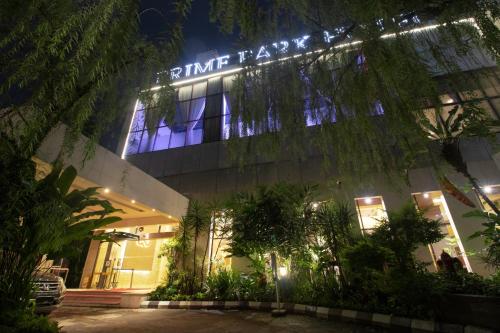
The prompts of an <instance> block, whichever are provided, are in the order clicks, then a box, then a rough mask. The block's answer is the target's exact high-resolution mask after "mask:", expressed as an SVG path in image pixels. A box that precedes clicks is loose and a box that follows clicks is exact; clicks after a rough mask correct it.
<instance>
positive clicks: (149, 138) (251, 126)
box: [125, 72, 500, 155]
mask: <svg viewBox="0 0 500 333" xmlns="http://www.w3.org/2000/svg"><path fill="white" fill-rule="evenodd" d="M304 80H306V86H308V88H306V90H307V89H309V90H307V91H306V92H305V99H304V101H303V103H304V104H303V105H304V108H303V110H299V112H300V114H297V116H298V117H303V121H304V123H305V125H306V126H307V127H312V126H318V125H321V124H327V123H335V122H336V121H338V120H339V117H338V116H340V115H341V114H340V113H337V112H341V113H342V115H343V116H344V117H353V116H355V110H349V109H347V108H346V107H344V106H342V107H339V108H338V109H336V108H335V106H334V105H333V104H332V101H331V100H329V98H328V97H327V96H323V95H321V94H320V93H319V92H318V93H315V95H316V97H315V98H313V97H311V95H312V93H311V91H310V89H312V88H310V87H311V85H310V84H309V81H310V78H308V77H306V76H304ZM498 82H499V79H498V74H497V73H496V72H495V73H490V74H488V75H484V76H482V77H481V80H480V84H479V86H477V87H474V89H475V90H473V91H472V92H471V93H469V92H465V91H456V89H455V90H454V89H447V90H446V91H445V92H443V95H441V96H440V102H441V103H442V108H441V109H439V112H436V109H435V108H434V107H435V105H431V103H430V102H429V103H428V107H427V108H426V109H424V110H423V111H422V113H421V116H422V117H423V118H424V119H425V118H427V120H428V121H429V122H430V124H431V125H433V126H436V125H437V124H438V123H441V124H442V123H444V122H445V121H446V119H447V118H448V117H449V112H450V111H451V110H453V109H454V108H455V107H458V112H457V113H456V115H455V116H454V117H455V118H456V117H457V116H458V115H459V114H460V113H461V112H463V111H462V108H461V107H460V105H463V103H464V102H474V103H476V105H477V106H479V107H481V108H482V109H484V110H485V111H486V113H487V114H488V115H489V116H490V117H491V118H492V119H500V96H499V93H498V92H499V89H498V87H499V85H498ZM234 84H235V83H234V76H232V75H228V76H226V77H213V78H210V79H208V80H206V81H202V82H198V83H194V84H191V85H187V86H183V87H180V88H178V89H177V102H176V103H177V105H176V113H175V117H174V120H173V121H172V123H168V124H167V122H166V121H165V120H162V121H160V123H159V124H158V125H157V126H155V128H154V129H153V130H151V131H148V130H147V128H146V125H145V119H146V116H147V110H145V108H144V106H143V105H142V104H141V103H138V105H137V109H136V110H135V116H134V119H133V120H132V124H131V126H130V133H129V137H128V141H127V146H126V149H125V155H131V154H137V153H144V152H149V151H155V150H163V149H169V148H177V147H184V146H189V145H195V144H200V143H203V142H213V141H218V140H227V139H229V138H230V137H231V136H232V137H238V138H241V137H247V136H253V135H258V134H261V133H265V132H274V131H278V130H279V129H280V127H281V122H280V119H279V117H278V116H277V115H276V114H275V112H274V110H273V103H272V101H266V106H267V107H268V117H267V118H266V119H263V120H262V124H259V125H258V124H256V123H252V122H251V123H248V122H244V121H243V119H242V117H241V115H240V116H239V118H238V119H233V120H231V116H234V114H232V113H231V108H232V107H233V108H234V105H232V104H233V103H235V101H234V100H232V98H231V96H230V91H231V89H232V88H233V86H234ZM454 88H456V87H454ZM457 89H458V88H457ZM302 112H303V113H302ZM233 113H234V112H233ZM384 113H385V111H384V108H383V106H382V104H381V102H380V101H375V102H374V103H373V108H372V112H371V115H372V116H374V117H376V116H381V115H384ZM430 134H432V133H430Z"/></svg>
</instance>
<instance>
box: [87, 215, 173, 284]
mask: <svg viewBox="0 0 500 333" xmlns="http://www.w3.org/2000/svg"><path fill="white" fill-rule="evenodd" d="M105 231H106V232H125V233H131V234H135V235H137V236H139V240H132V239H127V240H119V241H116V242H102V243H101V244H100V245H99V251H98V255H97V260H96V263H95V268H94V272H93V277H92V282H91V286H90V287H91V288H103V289H111V288H113V289H114V288H145V289H148V288H154V287H155V286H157V285H158V284H160V283H161V282H162V281H163V279H164V278H165V274H166V272H167V258H165V257H159V254H160V251H161V246H162V245H163V244H164V243H166V241H167V240H168V239H169V238H170V237H172V236H173V231H174V230H173V227H172V226H171V225H147V226H141V227H130V228H116V229H107V230H105ZM162 236H163V238H156V237H162ZM165 236H169V237H165Z"/></svg>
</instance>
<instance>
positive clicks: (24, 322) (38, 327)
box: [0, 311, 59, 333]
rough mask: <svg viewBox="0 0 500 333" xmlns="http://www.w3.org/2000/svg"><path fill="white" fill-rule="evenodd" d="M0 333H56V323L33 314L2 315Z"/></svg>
mask: <svg viewBox="0 0 500 333" xmlns="http://www.w3.org/2000/svg"><path fill="white" fill-rule="evenodd" d="M0 332H2V333H57V332H59V326H58V325H57V322H55V321H52V320H50V319H49V318H48V317H45V316H37V315H35V314H34V313H33V312H30V311H24V312H18V311H15V312H8V313H2V315H1V318H0Z"/></svg>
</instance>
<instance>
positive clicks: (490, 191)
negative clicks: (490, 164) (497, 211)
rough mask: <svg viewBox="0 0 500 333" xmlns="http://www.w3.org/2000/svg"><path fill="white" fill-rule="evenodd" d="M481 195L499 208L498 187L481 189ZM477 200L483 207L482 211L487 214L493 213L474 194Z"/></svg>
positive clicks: (499, 188) (499, 186) (480, 198)
mask: <svg viewBox="0 0 500 333" xmlns="http://www.w3.org/2000/svg"><path fill="white" fill-rule="evenodd" d="M482 190H483V193H484V194H486V196H487V197H488V199H490V200H491V201H493V203H494V204H495V205H496V206H497V207H498V206H500V185H493V186H485V187H483V188H482ZM476 194H477V196H478V198H479V200H480V201H481V205H482V206H483V210H484V211H485V212H488V213H492V214H493V213H494V211H493V210H492V209H491V207H490V205H488V204H487V203H486V202H485V201H484V200H483V198H482V197H481V196H480V195H479V194H478V193H477V192H476Z"/></svg>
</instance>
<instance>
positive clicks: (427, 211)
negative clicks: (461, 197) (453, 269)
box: [413, 191, 471, 271]
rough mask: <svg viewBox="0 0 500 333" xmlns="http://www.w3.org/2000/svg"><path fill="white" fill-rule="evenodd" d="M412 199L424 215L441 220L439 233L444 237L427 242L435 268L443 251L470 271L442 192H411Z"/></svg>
mask: <svg viewBox="0 0 500 333" xmlns="http://www.w3.org/2000/svg"><path fill="white" fill-rule="evenodd" d="M413 200H414V201H415V204H416V206H417V208H418V210H420V211H421V212H422V213H423V215H424V217H426V218H428V219H432V220H440V221H441V233H443V234H444V235H445V237H444V238H443V239H442V240H440V241H439V242H437V243H434V244H429V251H430V253H431V257H432V261H433V262H434V266H435V268H436V269H437V261H438V260H439V258H440V256H441V253H442V252H443V251H445V252H447V253H448V254H449V255H450V256H452V257H456V258H458V259H459V260H460V262H461V263H462V265H463V267H466V268H467V270H468V271H471V268H470V264H469V261H468V259H467V256H466V254H465V250H464V247H463V245H462V242H461V240H460V237H459V236H458V232H457V230H456V227H455V224H454V222H453V219H452V217H451V214H450V211H449V210H448V205H447V204H446V201H445V199H444V196H443V193H442V192H441V191H431V192H425V193H415V194H413Z"/></svg>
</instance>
